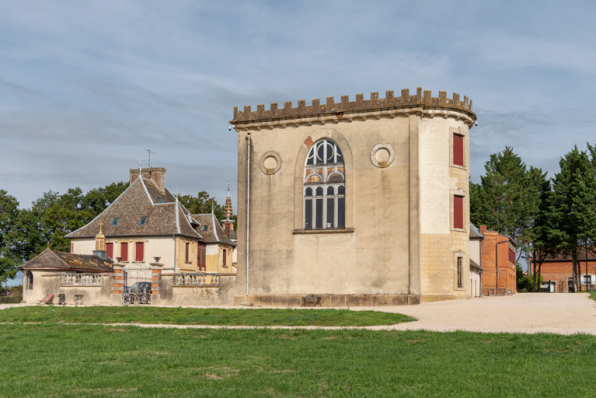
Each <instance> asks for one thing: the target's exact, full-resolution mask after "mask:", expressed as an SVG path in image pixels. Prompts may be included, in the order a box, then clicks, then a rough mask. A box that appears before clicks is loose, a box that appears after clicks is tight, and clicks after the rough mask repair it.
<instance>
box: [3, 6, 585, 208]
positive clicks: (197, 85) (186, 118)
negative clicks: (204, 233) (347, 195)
mask: <svg viewBox="0 0 596 398" xmlns="http://www.w3.org/2000/svg"><path fill="white" fill-rule="evenodd" d="M594 15H596V3H595V2H588V1H586V2H576V1H567V2H561V1H534V2H532V1H526V2H512V1H511V2H502V1H501V2H497V1H494V2H491V1H482V2H478V1H425V2H421V1H417V2H414V1H395V0H392V1H375V2H368V3H367V4H364V2H362V1H292V2H285V1H254V2H249V1H234V2H228V1H217V2H215V1H204V2H201V1H184V0H177V1H151V0H140V1H132V0H117V1H110V0H107V1H48V0H43V1H36V0H22V1H13V0H0V189H4V190H6V191H8V193H9V194H10V195H13V196H15V197H16V198H17V199H18V200H19V202H20V204H21V207H29V206H30V205H31V202H32V201H34V200H35V199H37V198H39V197H40V196H42V194H43V193H44V192H47V191H49V190H53V191H58V192H59V193H64V192H65V191H66V190H67V189H68V188H74V187H80V188H81V189H82V190H83V191H88V190H90V189H92V188H97V187H102V186H105V185H108V184H110V183H112V182H117V181H125V180H128V169H129V168H136V167H139V162H140V159H142V162H143V165H144V166H147V149H150V150H152V151H153V152H155V154H154V155H152V156H151V165H152V166H162V167H165V168H166V169H167V175H166V185H167V186H168V188H169V189H170V190H171V191H173V192H179V193H181V194H192V195H196V193H197V192H198V191H202V190H205V191H207V192H209V193H210V194H211V195H213V196H215V197H216V198H217V199H218V201H220V202H222V203H223V202H224V201H225V197H226V190H227V182H228V179H229V180H230V181H231V196H232V200H233V203H234V208H236V178H237V136H236V133H235V132H234V131H229V130H228V121H229V120H230V119H231V118H232V112H233V107H234V106H238V107H239V108H240V109H242V107H243V106H244V105H251V106H252V107H253V109H256V106H257V104H266V108H267V109H268V107H269V103H271V102H278V103H283V102H284V101H292V103H293V104H296V103H297V101H298V100H301V99H305V100H306V101H307V104H310V100H312V99H313V98H321V99H323V98H326V97H329V96H334V97H335V98H336V101H339V97H340V96H341V95H349V96H350V99H351V100H354V97H355V95H356V94H358V93H364V96H365V98H369V96H370V92H375V91H376V92H379V93H380V97H384V93H385V91H387V90H394V91H395V92H396V93H399V92H400V90H401V89H404V88H409V89H410V90H411V92H412V91H415V89H416V88H417V87H422V88H423V89H424V90H432V92H433V96H437V95H438V91H439V90H442V91H447V92H448V96H451V93H452V92H458V93H460V94H461V95H462V96H463V95H467V96H468V97H470V98H471V99H472V100H473V102H474V111H475V112H476V114H477V116H478V124H479V125H478V127H475V128H473V129H472V132H471V139H470V143H471V144H470V145H471V147H470V156H471V176H472V180H473V181H478V180H479V176H480V175H481V174H483V173H484V163H485V162H486V161H487V160H488V157H489V155H490V154H492V153H495V152H498V151H501V150H503V149H504V148H505V146H512V147H513V148H514V151H515V152H516V153H518V154H519V155H520V156H521V157H522V159H523V160H524V161H525V162H526V163H527V164H528V165H534V166H537V167H541V168H542V169H543V170H545V171H548V173H549V176H550V177H553V176H554V174H555V173H556V172H557V171H558V161H559V159H560V157H561V156H563V155H564V154H565V153H566V152H568V151H569V150H571V149H572V148H573V146H574V145H578V146H579V147H580V148H582V149H583V148H585V147H586V142H587V141H588V142H590V143H596V133H595V132H594V126H596V112H594V109H596V95H595V94H596V80H595V77H596V67H595V66H594V65H596V24H595V23H594V21H593V16H594Z"/></svg>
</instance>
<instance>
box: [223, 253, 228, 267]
mask: <svg viewBox="0 0 596 398" xmlns="http://www.w3.org/2000/svg"><path fill="white" fill-rule="evenodd" d="M226 254H227V252H226V249H224V250H223V266H224V267H226V264H227V262H228V261H227V256H226Z"/></svg>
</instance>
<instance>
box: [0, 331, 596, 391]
mask: <svg viewBox="0 0 596 398" xmlns="http://www.w3.org/2000/svg"><path fill="white" fill-rule="evenodd" d="M595 352H596V337H594V336H586V335H576V336H558V335H514V334H481V333H465V332H456V333H436V332H374V331H366V330H337V331H330V330H271V329H254V330H230V329H219V330H213V329H154V328H149V329H146V328H137V327H132V326H126V327H107V326H88V325H81V326H71V325H56V324H44V325H0V358H1V362H0V396H11V397H16V396H19V397H22V396H41V397H47V396H54V397H88V396H122V397H125V396H161V397H177V396H210V397H211V396H213V397H218V396H221V397H223V396H226V397H228V396H229V397H299V396H301V397H322V396H326V397H396V396H403V397H513V396H516V397H549V396H550V397H562V396H565V397H568V396H593V394H594V386H593V383H592V382H591V381H592V379H593V376H592V375H593V374H594V371H595V370H596V369H595V365H596V359H595V356H594V353H595Z"/></svg>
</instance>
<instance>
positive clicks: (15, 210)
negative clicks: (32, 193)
mask: <svg viewBox="0 0 596 398" xmlns="http://www.w3.org/2000/svg"><path fill="white" fill-rule="evenodd" d="M18 215H19V202H18V201H17V200H16V199H15V197H14V196H11V195H9V194H8V192H6V191H5V190H1V189H0V285H1V284H2V283H6V282H7V281H8V280H9V279H12V278H14V276H15V275H16V273H17V263H16V261H15V244H14V240H13V237H14V229H15V224H14V222H15V219H16V218H17V217H18Z"/></svg>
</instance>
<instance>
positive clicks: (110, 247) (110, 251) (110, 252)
mask: <svg viewBox="0 0 596 398" xmlns="http://www.w3.org/2000/svg"><path fill="white" fill-rule="evenodd" d="M106 252H107V253H108V257H109V258H114V244H113V243H106Z"/></svg>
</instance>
